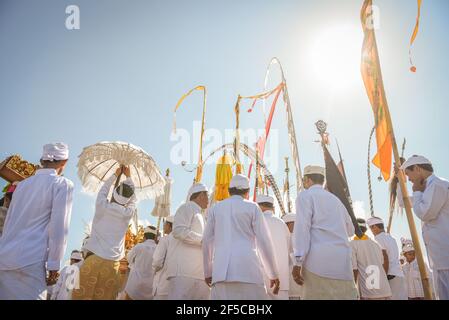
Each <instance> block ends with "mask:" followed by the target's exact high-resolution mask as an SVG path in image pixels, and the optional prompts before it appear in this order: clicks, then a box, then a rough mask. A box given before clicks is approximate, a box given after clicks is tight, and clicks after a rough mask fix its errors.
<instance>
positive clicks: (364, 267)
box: [350, 238, 391, 298]
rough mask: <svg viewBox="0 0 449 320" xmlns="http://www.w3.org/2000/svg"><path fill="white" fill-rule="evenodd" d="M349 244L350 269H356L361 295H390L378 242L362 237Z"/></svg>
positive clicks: (382, 296)
mask: <svg viewBox="0 0 449 320" xmlns="http://www.w3.org/2000/svg"><path fill="white" fill-rule="evenodd" d="M350 246H351V249H352V269H353V270H357V271H358V280H357V283H358V286H359V290H360V294H361V297H362V298H388V297H391V290H390V285H389V284H388V280H387V275H386V274H385V270H384V268H383V262H384V261H383V254H382V248H381V247H380V246H379V244H378V243H376V242H375V241H373V240H371V239H369V238H366V239H363V238H362V239H360V240H352V241H351V242H350ZM376 275H377V276H378V277H376ZM369 277H371V279H372V280H371V281H370V280H369V279H368V278H369ZM367 279H368V281H367ZM376 284H378V286H377V285H376Z"/></svg>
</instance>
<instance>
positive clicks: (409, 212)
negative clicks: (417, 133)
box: [374, 39, 432, 300]
mask: <svg viewBox="0 0 449 320" xmlns="http://www.w3.org/2000/svg"><path fill="white" fill-rule="evenodd" d="M374 46H375V52H376V55H377V61H379V64H380V60H379V52H378V50H377V41H376V40H375V39H374ZM379 74H380V78H381V79H382V71H381V68H380V67H379ZM380 87H381V90H382V95H383V96H384V97H386V95H385V88H384V86H380ZM385 117H386V120H387V124H388V128H389V130H390V136H391V143H392V146H393V155H394V161H395V162H396V164H398V165H399V164H400V163H401V157H400V155H399V150H398V145H397V143H396V138H395V135H394V130H393V122H392V120H391V115H390V110H389V108H388V105H385ZM398 179H399V186H400V188H401V191H402V198H403V200H404V206H405V212H406V214H407V221H408V226H409V229H410V235H411V237H412V241H413V246H414V248H415V254H416V260H417V262H418V266H419V273H420V275H421V281H422V285H423V289H424V298H425V299H426V300H432V290H431V289H430V284H429V275H428V274H427V271H426V267H425V264H424V258H423V254H422V250H421V244H420V241H419V237H418V233H417V232H416V225H415V220H414V219H413V213H412V205H411V203H410V198H409V195H408V191H407V185H406V181H405V175H404V172H403V171H402V170H399V171H398Z"/></svg>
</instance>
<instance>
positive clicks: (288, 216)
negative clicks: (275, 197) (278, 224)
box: [282, 213, 296, 223]
mask: <svg viewBox="0 0 449 320" xmlns="http://www.w3.org/2000/svg"><path fill="white" fill-rule="evenodd" d="M282 220H283V221H284V222H285V223H289V222H295V221H296V214H295V213H287V214H285V215H284V216H283V217H282Z"/></svg>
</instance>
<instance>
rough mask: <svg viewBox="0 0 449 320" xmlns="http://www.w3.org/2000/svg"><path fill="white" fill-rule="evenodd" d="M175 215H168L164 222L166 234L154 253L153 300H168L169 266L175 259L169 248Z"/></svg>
mask: <svg viewBox="0 0 449 320" xmlns="http://www.w3.org/2000/svg"><path fill="white" fill-rule="evenodd" d="M173 221H174V217H173V216H168V217H167V218H166V219H165V223H164V236H163V237H162V238H161V239H160V240H159V243H158V244H157V246H156V250H155V251H154V255H153V269H154V271H155V275H154V280H153V296H154V298H153V300H167V298H168V285H169V282H168V280H167V269H168V268H167V266H168V264H169V263H170V262H171V261H172V260H173V258H172V257H171V255H170V253H171V252H169V251H168V248H169V247H170V243H172V242H173V235H172V234H171V232H172V230H173Z"/></svg>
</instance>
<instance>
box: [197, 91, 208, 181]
mask: <svg viewBox="0 0 449 320" xmlns="http://www.w3.org/2000/svg"><path fill="white" fill-rule="evenodd" d="M206 100H207V91H206V87H204V98H203V116H202V118H201V134H200V150H199V155H198V167H197V169H196V177H195V183H199V182H201V178H202V176H203V136H204V129H205V120H206Z"/></svg>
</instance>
